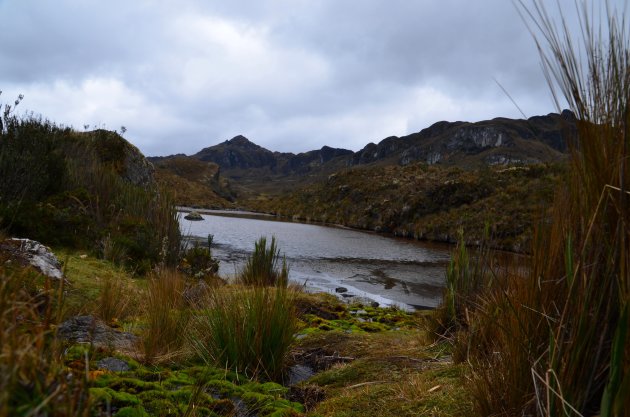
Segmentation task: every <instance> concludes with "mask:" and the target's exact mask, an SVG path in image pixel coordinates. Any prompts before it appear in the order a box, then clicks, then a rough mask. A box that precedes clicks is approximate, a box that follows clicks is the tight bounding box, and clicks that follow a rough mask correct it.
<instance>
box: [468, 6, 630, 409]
mask: <svg viewBox="0 0 630 417" xmlns="http://www.w3.org/2000/svg"><path fill="white" fill-rule="evenodd" d="M578 12H579V15H580V18H581V19H582V21H581V24H582V26H581V28H582V31H583V32H582V34H581V38H580V39H579V40H578V41H576V40H575V39H574V38H573V37H572V36H571V34H570V33H569V30H568V24H567V23H566V22H564V21H563V22H561V24H560V26H557V25H554V23H553V22H552V20H551V19H550V17H549V15H548V14H547V12H546V11H545V9H544V7H543V4H542V2H540V1H534V2H533V6H532V7H531V8H530V9H527V8H525V9H524V13H525V14H526V16H527V18H528V19H530V22H532V26H533V27H534V30H535V31H536V33H537V34H538V36H539V39H540V43H539V47H540V49H541V51H547V50H548V51H549V52H543V55H542V56H543V63H544V66H545V68H546V75H547V77H548V80H549V82H550V84H551V85H552V89H553V91H554V93H556V94H557V96H556V97H559V96H563V97H564V98H565V99H566V100H567V102H568V103H569V105H570V107H571V110H572V111H573V112H574V113H575V114H576V116H577V118H578V138H577V142H576V143H572V144H570V146H571V160H570V166H569V174H568V176H567V178H566V183H565V184H564V186H562V187H560V188H559V189H558V190H557V192H556V197H555V200H554V203H553V208H552V213H551V216H552V217H551V221H550V222H548V223H543V224H541V225H540V226H539V227H538V228H537V230H536V233H535V236H534V242H533V248H532V249H533V251H532V257H531V260H530V265H529V269H528V272H527V273H526V274H525V275H526V276H525V277H521V276H519V275H522V273H521V274H517V273H510V272H509V271H506V272H503V273H501V274H498V275H497V279H495V281H494V283H493V285H491V286H490V288H488V289H487V290H486V291H484V292H483V293H481V294H480V295H479V296H478V297H476V301H475V303H474V305H475V308H474V309H473V310H471V311H469V314H468V320H467V321H468V323H469V326H468V328H467V329H465V330H464V331H462V332H460V333H459V335H458V336H457V343H458V349H459V350H460V351H462V352H465V353H466V354H467V359H468V360H469V362H470V363H471V364H472V376H471V378H472V384H471V387H472V388H471V390H472V393H473V395H474V397H475V403H476V409H477V412H478V413H479V415H522V414H528V415H542V416H561V415H562V416H564V415H576V416H580V415H593V414H601V415H602V416H624V415H629V414H628V413H630V391H629V390H630V355H628V347H629V346H630V339H629V337H628V327H629V322H628V309H629V307H628V305H629V301H630V292H629V288H630V272H629V271H630V256H629V255H628V253H629V251H628V242H629V241H630V228H629V227H628V224H629V223H628V220H629V219H630V207H629V205H628V201H629V198H630V197H629V194H628V192H627V190H628V189H629V185H630V184H629V183H628V178H629V177H628V174H630V172H629V169H628V164H627V160H628V145H630V136H629V135H628V130H627V129H628V128H627V127H628V125H630V110H629V109H630V107H629V101H630V70H628V68H629V67H630V37H629V36H628V26H627V24H626V23H627V22H626V21H625V18H624V17H623V16H621V15H619V14H616V13H615V12H614V11H613V10H612V9H606V10H605V12H604V15H603V17H602V19H601V20H599V21H598V19H597V18H598V17H599V16H597V15H596V16H590V15H589V13H597V10H596V9H595V10H589V9H587V7H586V6H583V7H582V6H580V7H579V8H578ZM597 22H600V23H599V25H600V26H597V25H598V23H597ZM543 44H544V46H545V47H547V48H548V49H545V48H544V47H543ZM578 48H581V49H578ZM582 58H584V59H585V61H582ZM556 87H557V89H556ZM558 101H559V100H558Z"/></svg>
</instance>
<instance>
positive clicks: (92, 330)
mask: <svg viewBox="0 0 630 417" xmlns="http://www.w3.org/2000/svg"><path fill="white" fill-rule="evenodd" d="M57 337H59V338H61V339H65V340H69V341H71V342H76V343H92V344H93V345H94V346H96V347H102V348H110V349H117V350H123V351H131V350H134V347H135V345H136V344H137V343H138V337H137V336H135V335H133V334H131V333H127V332H121V331H118V330H116V329H113V328H111V327H109V326H108V325H106V324H105V323H103V322H102V321H101V320H99V319H97V318H95V317H94V316H75V317H72V318H70V319H68V320H66V321H64V322H63V323H61V324H60V325H59V327H58V328H57Z"/></svg>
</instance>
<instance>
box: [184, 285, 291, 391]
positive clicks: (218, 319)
mask: <svg viewBox="0 0 630 417" xmlns="http://www.w3.org/2000/svg"><path fill="white" fill-rule="evenodd" d="M202 307H203V310H202V311H201V312H200V314H198V315H197V316H196V317H195V319H194V331H193V332H192V334H193V338H192V343H193V345H194V347H195V350H196V352H197V353H198V354H199V356H200V357H201V358H203V359H204V360H205V361H207V362H208V363H212V364H214V365H216V366H218V367H225V368H229V369H232V370H235V371H237V372H241V373H243V374H245V375H247V376H248V377H251V378H258V377H261V378H264V379H269V380H273V381H278V380H280V379H281V377H282V372H283V370H284V367H285V364H286V359H287V354H288V352H289V348H290V346H291V344H292V342H293V339H294V338H293V335H294V334H295V332H296V331H297V325H298V324H297V323H298V322H297V315H296V312H295V302H294V296H293V294H292V292H291V291H289V290H287V289H286V288H283V287H263V286H253V287H221V288H217V289H216V290H215V291H213V292H210V293H209V294H208V298H207V299H206V300H205V302H204V303H203V305H202Z"/></svg>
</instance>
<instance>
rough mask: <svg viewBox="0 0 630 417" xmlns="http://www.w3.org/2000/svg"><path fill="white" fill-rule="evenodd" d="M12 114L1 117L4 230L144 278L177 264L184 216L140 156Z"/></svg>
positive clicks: (113, 142) (106, 136)
mask: <svg viewBox="0 0 630 417" xmlns="http://www.w3.org/2000/svg"><path fill="white" fill-rule="evenodd" d="M17 104H19V102H18V101H16V105H17ZM12 111H13V108H12V107H11V106H9V105H5V108H4V111H3V114H2V115H1V119H2V123H1V125H2V129H0V177H2V179H3V180H2V182H1V184H0V228H2V229H4V230H6V231H7V232H8V233H10V234H11V235H13V236H28V237H29V238H32V239H36V240H39V241H41V242H44V243H46V244H49V245H62V246H65V247H70V248H77V249H79V248H80V249H85V250H89V251H91V252H92V253H98V254H99V255H100V256H102V257H107V258H109V259H112V260H115V261H117V262H119V263H121V264H124V265H126V266H127V267H128V268H130V269H132V270H134V271H136V272H137V273H140V274H143V273H146V272H148V271H149V270H150V269H151V267H152V266H154V265H157V264H158V263H161V262H162V263H166V264H168V265H175V264H176V262H177V260H178V257H179V249H180V240H181V238H180V232H179V224H178V221H177V212H176V211H175V209H174V207H173V204H172V202H171V200H170V199H169V197H168V196H167V195H166V194H165V193H164V192H158V190H157V188H156V186H155V183H154V182H153V179H152V173H151V169H150V166H149V165H146V161H145V162H144V164H143V161H144V158H143V157H142V155H141V154H140V153H139V151H138V150H137V149H135V148H134V147H133V146H132V145H131V144H129V143H128V142H127V141H125V140H124V139H122V138H121V137H120V136H118V135H117V134H116V133H114V132H107V131H103V130H97V131H94V132H86V133H79V132H75V131H73V130H72V129H70V128H66V127H63V126H57V125H55V124H54V123H51V122H49V121H47V120H43V119H41V118H37V117H35V116H26V117H18V116H15V115H14V114H13V113H12Z"/></svg>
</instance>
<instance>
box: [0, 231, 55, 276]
mask: <svg viewBox="0 0 630 417" xmlns="http://www.w3.org/2000/svg"><path fill="white" fill-rule="evenodd" d="M0 253H3V254H4V255H5V256H6V257H7V258H8V260H10V261H12V262H17V263H18V264H20V265H21V266H29V265H30V266H32V267H33V268H35V269H36V270H37V271H39V272H41V273H42V274H43V275H45V276H47V277H49V278H53V279H63V278H64V276H63V271H62V270H61V263H60V262H59V259H57V257H56V256H55V254H54V253H52V251H51V250H50V248H49V247H47V246H44V245H42V244H41V243H39V242H37V241H35V240H31V239H17V238H11V239H6V240H3V241H2V242H0Z"/></svg>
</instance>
